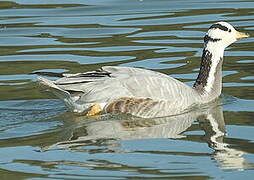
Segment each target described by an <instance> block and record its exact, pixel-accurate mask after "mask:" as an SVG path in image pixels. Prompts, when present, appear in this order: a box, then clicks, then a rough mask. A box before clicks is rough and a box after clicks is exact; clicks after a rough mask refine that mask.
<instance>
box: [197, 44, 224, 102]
mask: <svg viewBox="0 0 254 180" xmlns="http://www.w3.org/2000/svg"><path fill="white" fill-rule="evenodd" d="M223 54H224V48H221V47H219V46H216V44H209V43H208V44H207V45H206V46H205V47H204V49H203V54H202V58H201V64H200V70H199V74H198V77H197V79H196V81H195V83H194V85H193V87H194V89H195V90H196V91H198V92H199V94H201V96H203V97H204V96H208V98H207V101H210V100H211V99H215V98H217V97H218V96H219V95H220V94H221V88H222V75H221V73H222V61H223Z"/></svg>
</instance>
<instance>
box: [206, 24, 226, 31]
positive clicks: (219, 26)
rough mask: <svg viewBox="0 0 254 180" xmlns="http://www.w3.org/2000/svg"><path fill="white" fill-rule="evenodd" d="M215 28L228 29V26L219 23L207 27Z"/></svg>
mask: <svg viewBox="0 0 254 180" xmlns="http://www.w3.org/2000/svg"><path fill="white" fill-rule="evenodd" d="M216 28H219V29H220V30H222V31H228V28H227V27H226V26H223V25H221V24H213V25H212V26H211V27H210V28H209V29H216Z"/></svg>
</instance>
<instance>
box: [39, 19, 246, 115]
mask: <svg viewBox="0 0 254 180" xmlns="http://www.w3.org/2000/svg"><path fill="white" fill-rule="evenodd" d="M247 37H249V34H247V33H242V32H239V31H237V30H236V29H235V28H234V27H233V26H232V25H230V24H229V23H227V22H217V23H215V24H213V25H212V26H211V27H210V28H209V29H208V32H207V33H206V34H205V36H204V47H203V54H202V57H201V63H200V70H199V74H198V76H197V78H196V81H195V83H194V84H193V86H189V85H187V84H185V83H183V82H181V81H178V80H177V79H174V78H172V77H170V76H169V75H166V74H163V73H159V72H155V71H152V70H147V69H142V68H135V67H123V66H103V67H101V68H100V69H97V70H95V71H89V72H84V73H76V74H68V73H53V75H56V76H58V77H60V78H59V79H57V80H54V81H52V80H48V79H45V78H42V77H38V81H39V84H40V85H42V86H43V87H46V89H47V90H49V91H51V92H52V93H53V94H55V95H56V96H57V97H59V98H60V99H61V100H62V101H63V102H64V103H65V104H66V106H67V107H68V108H69V109H70V110H71V111H73V112H74V113H79V114H82V115H85V116H95V115H99V114H107V113H111V114H118V113H120V114H122V113H123V114H130V115H133V116H137V117H144V118H145V117H163V116H171V115H177V114H181V113H183V112H185V111H186V109H189V108H190V107H193V106H195V105H198V104H205V103H209V102H211V101H214V100H215V99H217V98H218V97H219V96H220V94H221V90H222V63H223V54H224V49H225V48H226V47H228V46H229V45H230V44H232V43H233V42H235V41H236V40H239V39H242V38H247ZM35 73H36V74H40V75H49V74H47V73H46V72H35ZM51 75H52V73H51Z"/></svg>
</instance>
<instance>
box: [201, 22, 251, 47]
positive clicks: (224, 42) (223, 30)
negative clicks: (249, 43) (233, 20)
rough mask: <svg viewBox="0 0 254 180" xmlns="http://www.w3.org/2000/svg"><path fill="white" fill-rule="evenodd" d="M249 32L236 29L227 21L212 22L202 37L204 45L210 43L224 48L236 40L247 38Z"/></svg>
mask: <svg viewBox="0 0 254 180" xmlns="http://www.w3.org/2000/svg"><path fill="white" fill-rule="evenodd" d="M247 37H249V34H247V33H242V32H239V31H237V30H236V29H235V28H234V27H233V26H232V25H231V24H229V23H227V22H217V23H215V24H213V25H212V26H211V27H210V28H209V30H208V32H207V33H206V35H205V37H204V43H205V45H208V44H211V45H213V46H217V47H219V48H226V47H228V46H229V45H230V44H232V43H233V42H235V41H236V40H239V39H242V38H247Z"/></svg>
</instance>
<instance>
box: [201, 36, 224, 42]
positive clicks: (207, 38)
mask: <svg viewBox="0 0 254 180" xmlns="http://www.w3.org/2000/svg"><path fill="white" fill-rule="evenodd" d="M220 40H221V39H215V38H211V37H210V36H208V35H205V37H204V42H205V43H207V42H208V41H212V42H217V41H220Z"/></svg>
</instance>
